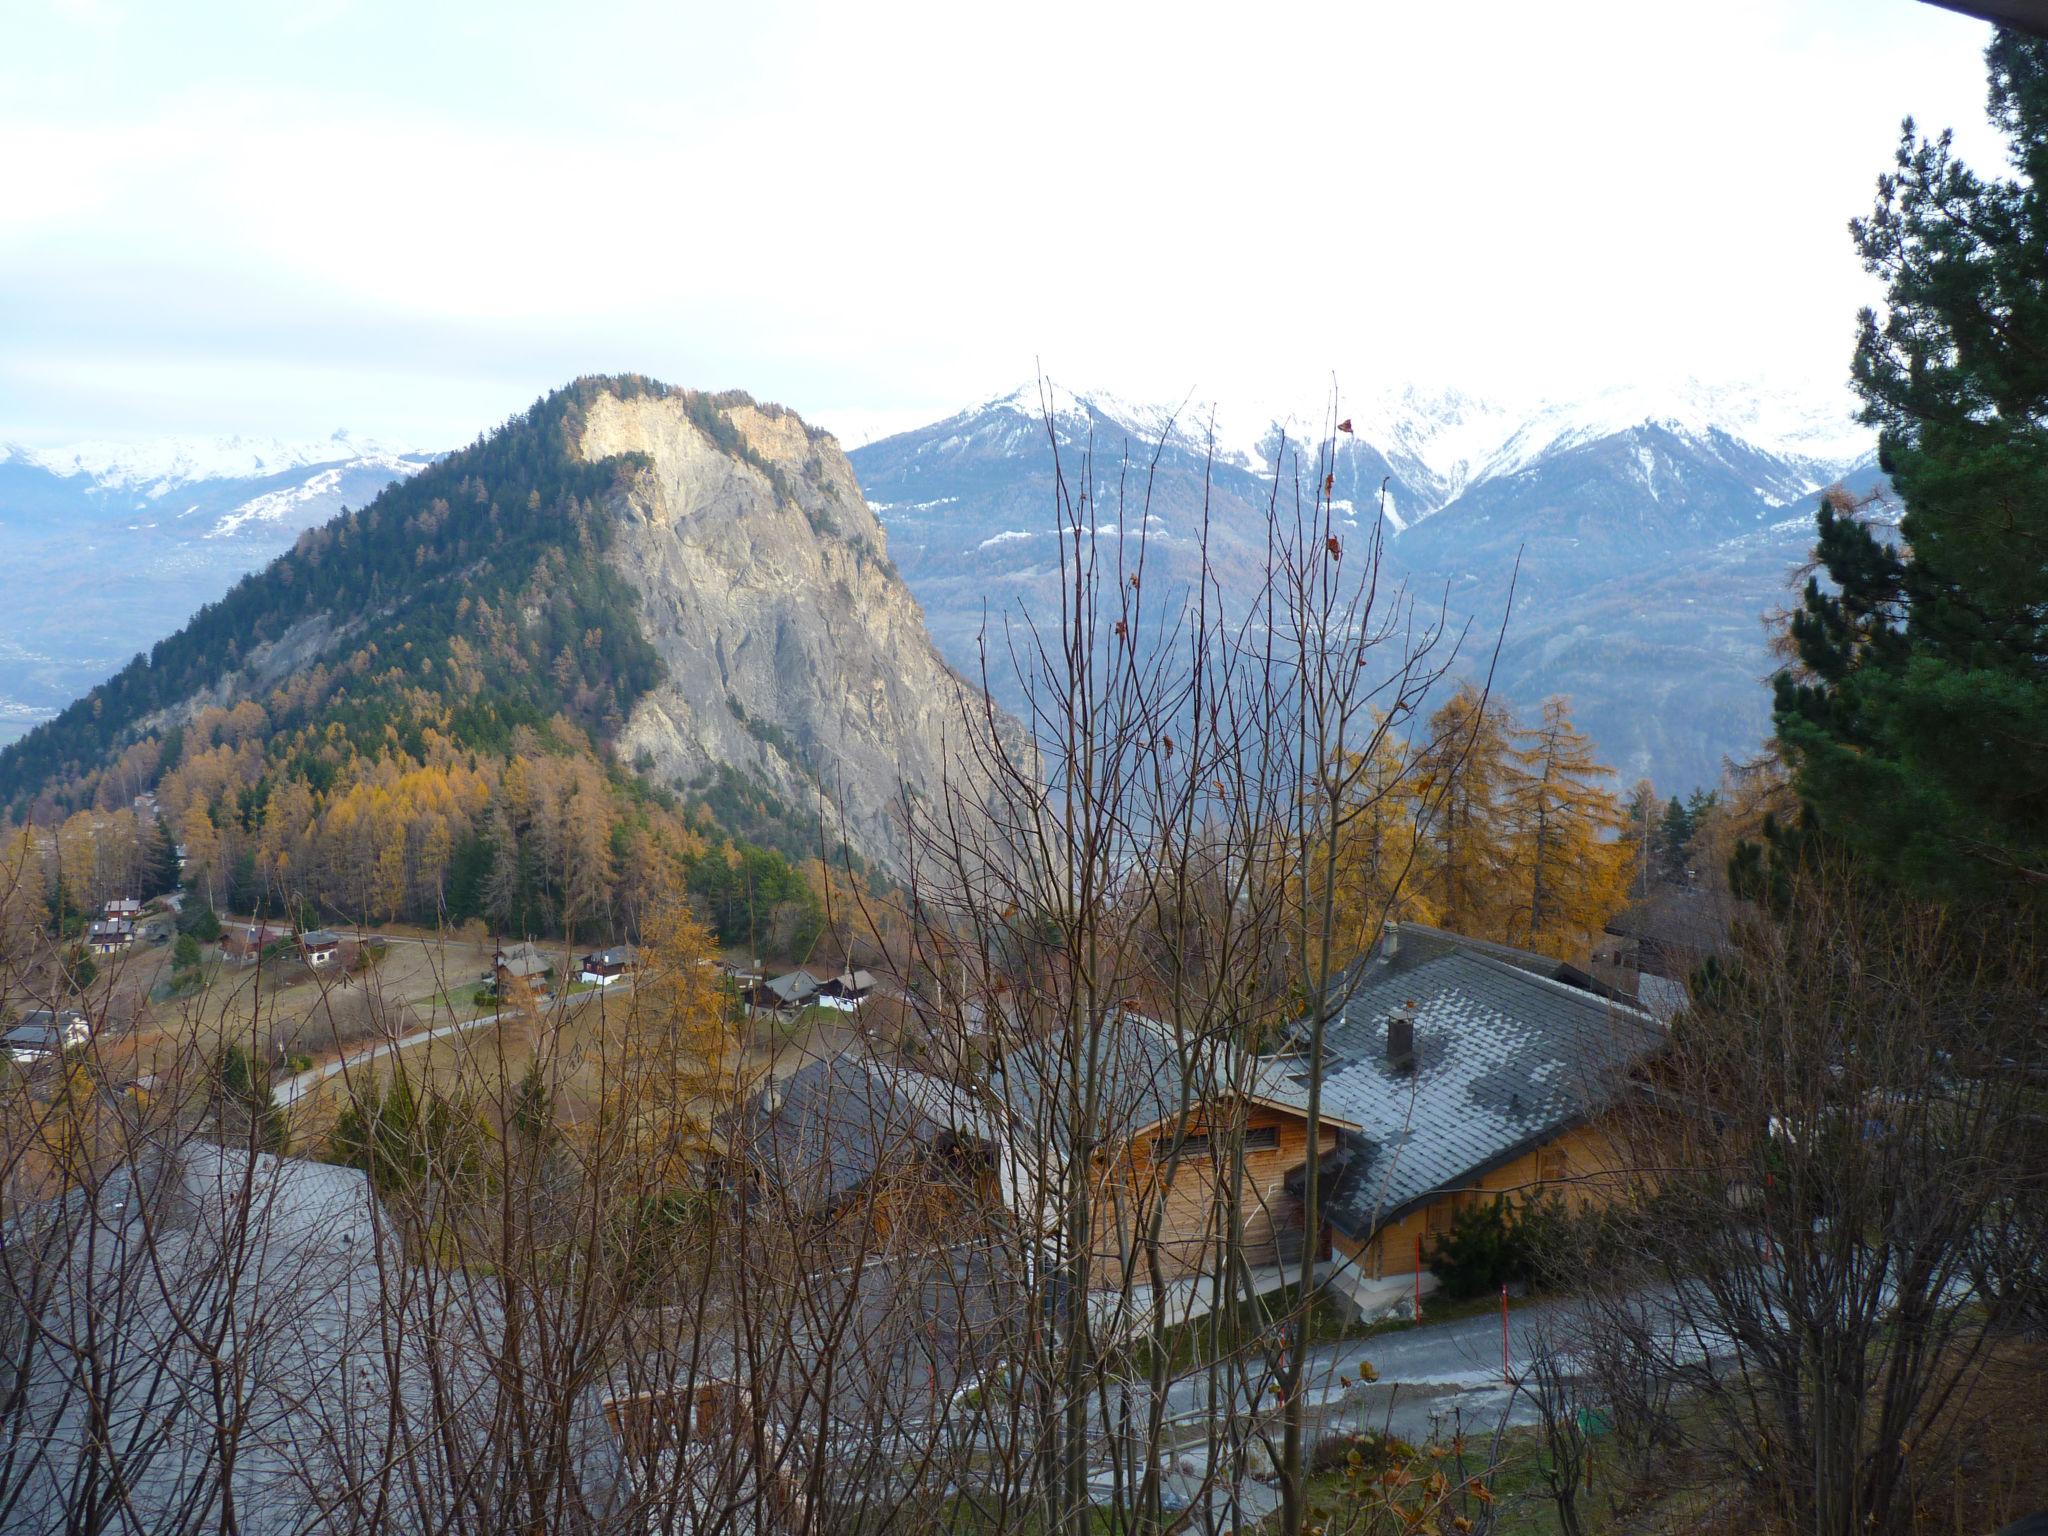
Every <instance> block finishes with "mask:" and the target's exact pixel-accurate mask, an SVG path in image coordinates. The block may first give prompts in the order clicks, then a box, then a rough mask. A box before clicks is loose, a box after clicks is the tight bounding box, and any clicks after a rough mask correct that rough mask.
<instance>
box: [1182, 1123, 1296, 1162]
mask: <svg viewBox="0 0 2048 1536" xmlns="http://www.w3.org/2000/svg"><path fill="white" fill-rule="evenodd" d="M1224 1145H1225V1146H1226V1147H1227V1146H1228V1145H1229V1138H1228V1137H1227V1136H1226V1137H1225V1141H1224ZM1279 1145H1280V1129H1279V1127H1278V1126H1272V1125H1255V1126H1253V1127H1252V1128H1251V1129H1250V1130H1248V1131H1246V1132H1245V1133H1244V1149H1245V1151H1247V1152H1271V1151H1273V1150H1275V1149H1276V1148H1277V1147H1278V1146H1279ZM1180 1155H1181V1157H1182V1159H1183V1160H1184V1161H1193V1160H1194V1159H1196V1158H1204V1157H1207V1156H1208V1155H1209V1136H1208V1133H1207V1132H1205V1131H1198V1132H1195V1133H1194V1134H1192V1135H1190V1136H1187V1137H1184V1138H1183V1139H1182V1141H1181V1144H1180ZM1172 1156H1173V1138H1172V1137H1171V1136H1160V1137H1157V1138H1155V1139H1154V1141H1153V1143H1152V1160H1153V1161H1154V1162H1156V1163H1163V1162H1165V1161H1166V1160H1167V1159H1168V1158H1170V1157H1172Z"/></svg>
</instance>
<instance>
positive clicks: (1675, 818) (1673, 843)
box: [1657, 795, 1692, 880]
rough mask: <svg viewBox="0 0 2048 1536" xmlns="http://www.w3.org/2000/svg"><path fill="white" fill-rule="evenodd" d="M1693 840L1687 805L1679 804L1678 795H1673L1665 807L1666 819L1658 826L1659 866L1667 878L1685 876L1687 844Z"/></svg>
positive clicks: (1682, 877) (1681, 878)
mask: <svg viewBox="0 0 2048 1536" xmlns="http://www.w3.org/2000/svg"><path fill="white" fill-rule="evenodd" d="M1691 842H1692V823H1691V822H1690V821H1689V820H1687V819H1686V814H1685V807H1684V806H1683V805H1681V804H1679V801H1678V796H1676V795H1673V796H1672V797H1671V803H1670V804H1669V805H1667V806H1665V807H1664V820H1663V821H1662V822H1661V823H1660V824H1659V825H1658V828H1657V867H1658V870H1659V872H1660V873H1661V874H1662V875H1663V877H1664V878H1665V879H1666V880H1683V879H1684V878H1685V856H1686V850H1687V845H1688V844H1690V843H1691Z"/></svg>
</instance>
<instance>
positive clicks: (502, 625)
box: [0, 376, 957, 941]
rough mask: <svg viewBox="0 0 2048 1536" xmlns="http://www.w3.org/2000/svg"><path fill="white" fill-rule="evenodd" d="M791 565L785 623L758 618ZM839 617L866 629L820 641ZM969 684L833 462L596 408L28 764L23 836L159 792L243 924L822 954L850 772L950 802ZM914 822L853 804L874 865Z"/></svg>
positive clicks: (365, 517)
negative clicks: (441, 924) (665, 898)
mask: <svg viewBox="0 0 2048 1536" xmlns="http://www.w3.org/2000/svg"><path fill="white" fill-rule="evenodd" d="M863 520H864V521H863ZM763 564H765V565H767V566H770V567H772V569H773V571H774V572H775V573H777V575H778V576H780V578H781V587H782V589H783V590H781V591H780V592H779V593H777V594H775V595H774V596H772V597H770V598H767V599H764V598H760V597H755V598H751V599H748V600H747V601H746V602H744V603H742V602H739V601H737V599H736V594H737V593H739V592H741V591H748V590H757V589H758V588H759V587H760V586H761V582H760V580H759V575H758V569H759V567H760V566H761V565H763ZM792 573H794V574H792ZM777 601H780V602H781V603H783V604H784V606H785V607H786V609H787V611H786V612H785V611H783V609H778V608H776V607H775V606H774V604H775V602H777ZM820 610H823V611H825V612H827V613H828V614H831V613H837V614H841V615H844V614H852V615H854V616H855V617H854V618H853V619H852V620H850V621H849V620H847V619H845V618H843V617H842V618H840V619H839V620H838V622H836V623H825V624H822V625H814V626H813V627H811V628H808V629H807V628H806V627H805V622H804V620H805V615H806V614H809V613H815V612H817V611H820ZM756 630H759V631H763V632H765V634H766V636H767V642H766V643H765V644H756V643H755V641H754V632H755V631H756ZM913 631H914V633H913ZM919 647H921V648H922V650H921V652H920V650H919ZM893 655H901V656H902V657H903V661H902V663H901V665H900V667H898V666H893V665H892V663H891V662H890V660H889V658H890V657H891V656H893ZM757 656H766V657H767V658H768V663H769V664H770V667H771V670H770V671H768V672H767V673H761V674H758V675H757V673H756V672H754V671H750V670H749V669H750V668H753V667H755V666H756V660H755V658H756V657H757ZM882 671H894V672H900V673H901V674H902V675H903V677H907V678H909V679H910V683H909V684H908V685H906V684H904V683H903V681H902V678H899V677H882V676H872V677H871V676H869V675H867V674H871V673H877V672H882ZM956 681H957V680H953V679H951V678H950V674H945V673H944V670H943V664H942V663H940V662H938V660H937V655H936V652H935V651H933V650H932V649H931V646H930V642H929V640H928V639H927V638H926V637H925V636H924V635H923V631H922V620H921V617H920V616H919V614H918V611H917V608H916V605H915V603H914V602H912V601H911V599H910V598H909V596H908V594H907V592H904V591H903V590H902V587H901V583H900V581H898V580H897V578H896V576H895V572H894V569H893V567H891V566H889V565H888V563H887V560H886V557H885V556H884V555H883V554H882V539H881V533H880V529H879V528H878V527H876V526H874V525H873V520H872V517H871V516H870V515H869V514H868V513H867V509H866V506H865V503H864V502H862V501H861V499H860V496H859V492H858V488H857V486H855V485H854V483H853V479H852V473H851V470H850V469H847V468H846V467H845V460H844V458H843V456H841V455H840V454H839V453H838V449H837V445H836V444H833V443H832V441H831V439H830V438H828V437H826V436H825V435H824V434H822V433H816V432H813V431H812V430H811V429H809V428H807V427H805V426H803V424H802V423H801V422H800V421H798V420H797V418H795V417H794V416H793V415H792V414H790V413H788V412H786V411H783V410H781V409H780V408H779V407H774V406H760V405H756V404H755V403H754V402H753V401H752V400H750V399H748V398H747V397H746V396H744V395H739V394H725V395H707V394H699V393H696V392H692V391H686V390H678V389H672V388H670V387H668V386H665V385H661V384H657V383H655V382H653V381H651V380H648V379H644V378H640V377H637V376H628V377H623V378H592V379H584V380H579V381H578V382H576V383H575V384H572V385H570V386H568V387H567V388H565V389H562V390H559V391H557V392H555V393H553V394H551V395H549V396H548V397H546V398H545V399H543V400H541V401H539V402H538V403H536V404H535V405H534V407H533V408H532V409H531V410H529V411H527V412H526V413H524V414H523V415H521V416H519V417H517V418H515V419H513V420H512V421H510V422H508V423H507V424H506V425H505V426H503V427H502V428H500V429H498V430H497V431H496V432H493V433H492V434H490V435H489V436H487V437H485V438H483V439H482V440H480V441H478V442H477V443H475V444H473V445H472V446H470V447H469V448H467V449H464V450H463V451H461V452H459V453H455V454H452V455H450V456H449V457H447V458H446V459H444V460H442V461H440V462H439V463H437V464H435V465H433V466H432V467H430V468H428V469H426V470H423V471H422V472H421V473H420V474H418V475H417V476H416V477H414V478H413V479H411V480H410V481H407V482H404V483H400V484H394V485H392V486H390V487H389V488H387V489H386V490H385V491H384V492H383V493H382V494H381V495H379V496H378V497H377V498H376V499H375V500H374V501H372V502H371V503H370V504H369V505H368V506H366V507H364V508H361V509H360V510H357V511H352V512H346V513H344V514H342V515H341V516H339V517H337V518H336V519H334V520H333V521H332V522H330V523H328V524H326V525H325V526H323V527H320V528H317V529H313V530H311V531H309V532H307V533H306V534H304V535H303V536H302V537H301V538H300V539H299V540H298V542H297V544H296V545H295V547H294V548H293V549H292V550H291V551H290V552H288V553H287V554H285V555H283V556H281V557H280V558H278V559H277V560H276V561H274V562H273V563H272V564H271V565H270V566H269V567H267V568H266V569H264V570H262V571H260V572H258V573H256V574H254V575H252V576H250V577H248V578H247V579H245V580H244V581H242V582H241V583H240V584H239V585H237V586H236V587H235V588H234V589H233V590H232V591H230V592H229V593H228V595H227V596H226V597H224V598H223V599H222V600H221V601H220V602H218V603H213V604H210V605H208V606H207V607H206V608H204V609H202V610H201V611H200V612H199V613H198V614H197V615H195V616H194V617H193V619H192V620H191V622H190V623H188V624H187V625H186V626H185V627H184V628H183V629H181V630H180V631H179V632H178V633H176V634H175V635H172V636H170V637H169V638H167V639H165V640H163V641H161V642H160V643H159V644H157V645H156V646H155V647H154V648H153V649H152V650H151V652H150V654H149V655H148V656H146V657H145V656H138V657H137V658H135V660H134V661H132V662H131V663H130V664H129V665H128V666H127V667H125V668H123V669H122V670H121V672H119V673H118V674H117V675H116V676H114V677H113V678H111V679H109V680H108V681H107V682H105V683H103V684H101V685H100V686H99V687H97V688H95V689H94V690H92V692H91V693H89V694H88V695H87V696H86V697H84V698H83V699H80V700H78V701H77V702H76V703H74V704H73V705H72V706H71V707H70V708H68V709H66V710H65V711H64V712H63V713H62V714H61V715H59V716H58V717H56V718H55V719H53V720H51V721H49V722H47V723H46V724H44V725H43V726H41V727H39V728H38V729H37V730H35V731H33V732H32V733H30V734H29V735H28V736H26V737H24V738H23V739H22V740H20V741H19V742H17V743H15V744H14V745H13V746H11V747H9V748H7V749H6V750H5V751H4V752H0V811H4V817H0V819H6V820H16V821H19V820H24V819H26V820H33V821H35V822H38V823H41V824H45V825H47V824H51V823H54V822H58V821H61V820H63V819H64V818H65V817H66V816H67V815H72V816H75V815H77V814H78V813H81V812H85V811H88V810H93V809H95V808H97V810H98V811H99V812H101V813H106V812H111V811H114V810H117V809H119V808H122V807H126V806H127V805H128V804H129V803H130V801H131V800H132V799H133V797H134V796H135V795H137V794H139V793H140V792H142V791H143V790H146V789H151V788H154V789H155V790H156V791H157V800H158V803H159V805H160V806H161V807H162V810H163V814H164V817H165V820H166V822H167V823H168V828H169V831H170V833H171V834H172V835H173V836H175V837H176V838H177V839H178V840H179V841H180V842H182V843H184V844H185V845H186V846H187V849H188V852H189V853H190V855H191V866H190V868H189V869H188V883H192V882H193V881H195V880H196V881H197V882H198V883H200V884H201V885H203V887H204V888H205V890H206V892H207V893H208V894H210V895H212V896H213V897H214V899H215V900H217V901H222V902H227V903H231V904H233V905H235V906H236V907H237V908H238V909H240V908H246V907H247V906H250V905H254V904H257V903H259V902H269V903H271V904H272V906H273V909H277V907H278V906H279V905H281V904H283V903H286V902H292V903H296V902H299V901H304V900H310V901H312V902H313V903H314V904H315V905H316V906H318V907H320V908H322V909H323V910H326V911H329V912H333V913H336V914H338V915H341V916H345V917H350V918H360V919H363V920H380V919H385V918H389V917H394V916H412V917H417V918H421V919H428V918H453V919H455V920H463V919H467V918H471V917H478V918H483V919H485V920H487V921H489V922H490V923H492V924H493V925H494V926H497V927H499V928H500V929H501V930H504V931H516V930H521V929H524V930H527V931H540V930H548V931H561V930H564V929H566V930H570V931H574V932H579V933H588V934H591V935H593V936H594V935H596V934H599V933H601V932H608V931H613V932H615V931H620V930H621V929H630V928H631V927H632V926H633V925H634V922H635V921H636V917H635V914H637V912H638V911H639V910H641V909H643V908H644V907H645V906H646V904H647V903H648V902H649V901H650V900H653V899H656V898H657V897H658V896H659V895H660V893H661V892H662V891H663V890H665V889H671V888H673V887H675V886H676V885H677V884H679V883H682V882H687V883H688V884H689V885H690V886H691V887H693V888H694V889H695V890H696V891H697V892H698V894H699V895H700V896H701V897H702V898H703V899H704V903H705V904H706V905H707V906H709V907H711V908H712V909H713V912H714V915H716V916H718V918H719V926H720V928H721V929H722V930H725V931H726V936H727V937H728V938H730V939H733V940H735V941H737V940H738V939H742V938H745V937H748V936H749V935H748V933H746V932H734V931H732V930H734V929H735V928H737V927H741V926H751V927H752V929H753V930H754V933H755V936H757V937H765V935H764V934H761V933H760V932H759V930H760V929H761V928H762V927H765V926H767V925H769V924H771V923H774V922H780V923H781V925H782V927H783V928H784V929H785V930H788V929H790V928H791V925H792V924H796V925H797V926H800V925H801V916H802V915H801V913H794V914H793V913H792V912H791V911H790V910H787V909H788V908H790V907H791V906H792V905H794V906H797V907H802V906H803V905H804V904H805V900H806V894H805V891H804V890H803V888H802V883H801V882H797V881H795V880H794V879H793V877H792V875H791V869H790V865H791V863H793V862H800V861H801V860H802V859H803V858H804V857H805V856H806V855H807V854H808V855H811V856H817V855H821V854H830V853H832V852H833V851H834V850H835V849H836V848H837V846H838V839H839V837H840V836H841V835H842V834H843V832H844V826H843V825H837V826H835V827H834V829H833V830H832V831H831V832H827V831H826V830H825V827H824V824H823V822H822V821H821V819H820V813H819V810H818V807H819V806H821V805H825V804H827V803H829V797H828V796H827V795H826V794H825V792H824V786H823V784H822V773H821V766H822V765H825V764H828V763H830V762H831V761H832V749H833V748H835V747H836V746H837V745H839V744H840V743H842V742H843V743H844V744H845V748H846V752H847V754H848V758H849V760H850V761H864V760H865V757H880V756H884V755H892V760H893V759H900V760H901V761H902V762H904V763H905V764H907V765H910V766H911V768H914V769H928V767H929V765H930V763H931V762H932V761H934V758H933V751H934V748H933V746H932V743H933V742H934V741H935V740H936V737H935V734H934V732H933V731H932V730H931V729H930V725H931V721H932V720H933V719H935V718H937V717H938V716H940V715H943V713H944V707H943V706H944V704H945V702H946V696H947V695H948V690H949V689H950V688H951V687H952V686H953V684H954V683H955V682H956ZM906 687H908V688H909V692H908V693H907V694H905V693H904V689H905V688H906ZM892 690H893V691H892ZM849 701H855V702H857V703H858V705H859V717H858V718H854V716H853V715H852V714H851V713H849V711H851V710H852V709H853V707H854V706H853V703H850V702H849ZM835 712H836V713H835ZM628 757H630V758H631V760H632V762H633V765H634V767H635V768H637V769H638V770H640V774H639V775H638V776H636V774H635V773H634V772H631V771H628V770H627V768H626V767H625V766H624V762H623V759H626V758H628ZM733 769H737V770H738V771H737V772H734V771H732V770H733ZM906 776H907V775H906ZM870 777H873V776H872V775H871V776H870ZM645 779H651V780H653V783H652V784H650V783H648V782H644V781H643V780H645ZM832 787H833V789H834V790H835V791H842V786H839V785H834V786H832ZM895 790H896V786H895V784H894V783H893V782H892V783H890V784H889V785H887V786H886V787H885V786H883V785H881V784H880V783H879V782H876V783H868V782H866V781H862V782H859V783H856V784H855V785H854V786H853V790H852V792H851V793H845V792H841V793H840V795H839V798H840V799H841V800H842V801H843V802H844V803H847V804H849V805H851V806H852V808H853V810H852V812H851V813H850V815H849V819H848V822H847V823H846V824H845V825H852V824H854V821H855V820H856V819H857V818H858V817H859V816H860V815H861V814H862V813H863V812H864V813H865V817H866V819H865V820H863V821H860V822H859V825H860V827H861V829H862V830H863V831H865V832H867V833H871V834H876V835H879V834H878V833H877V828H879V827H880V825H881V812H880V810H879V807H881V806H882V805H884V804H886V803H887V802H888V801H889V799H890V798H891V796H893V795H894V793H895ZM806 791H808V796H807V794H806ZM713 806H715V807H716V815H714V814H713V813H712V807H713ZM684 807H694V810H689V811H686V810H685V809H684ZM721 821H722V822H724V823H725V824H727V825H729V826H739V827H744V828H745V829H746V831H747V833H748V834H749V835H751V836H754V837H757V838H759V839H760V840H762V841H763V842H769V843H778V844H780V845H781V847H782V849H783V850H784V851H785V852H786V853H788V854H789V855H790V858H789V859H788V860H784V859H781V858H780V857H776V858H772V859H770V860H769V861H768V863H766V864H764V863H762V862H761V860H760V859H759V858H758V857H757V854H758V852H759V850H753V851H750V850H749V849H748V848H746V847H744V846H742V845H739V844H736V843H728V841H727V840H726V838H725V837H724V834H723V833H722V832H721V830H720V828H719V825H718V823H719V822H721ZM872 846H873V845H872V843H870V844H866V845H857V851H871V849H872ZM771 865H773V866H779V872H778V868H774V867H770V866H771ZM812 883H813V884H814V885H815V884H816V883H818V882H816V881H815V880H814V881H813V882H812ZM727 886H734V888H735V889H737V890H740V891H741V895H740V896H737V897H736V896H734V895H733V894H732V892H731V891H728V890H726V889H725V888H726V887H727ZM778 909H782V910H781V911H780V916H779V917H778V916H777V912H778ZM784 936H785V937H787V936H788V935H787V933H785V935H784Z"/></svg>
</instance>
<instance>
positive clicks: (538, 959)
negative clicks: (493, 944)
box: [496, 942, 555, 976]
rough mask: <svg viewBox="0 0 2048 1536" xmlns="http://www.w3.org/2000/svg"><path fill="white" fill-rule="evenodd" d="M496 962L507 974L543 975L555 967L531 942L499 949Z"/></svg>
mask: <svg viewBox="0 0 2048 1536" xmlns="http://www.w3.org/2000/svg"><path fill="white" fill-rule="evenodd" d="M496 964H497V967H498V969H499V970H501V971H503V972H504V973H505V974H506V975H508V976H545V975H546V974H547V973H548V972H549V971H552V970H553V969H554V968H555V964H554V962H553V961H552V960H550V959H548V957H547V956H546V955H544V954H542V953H541V952H540V947H539V946H538V945H536V944H533V943H531V942H528V943H524V944H514V945H513V946H512V947H511V948H509V949H501V950H499V951H498V956H497V962H496Z"/></svg>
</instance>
